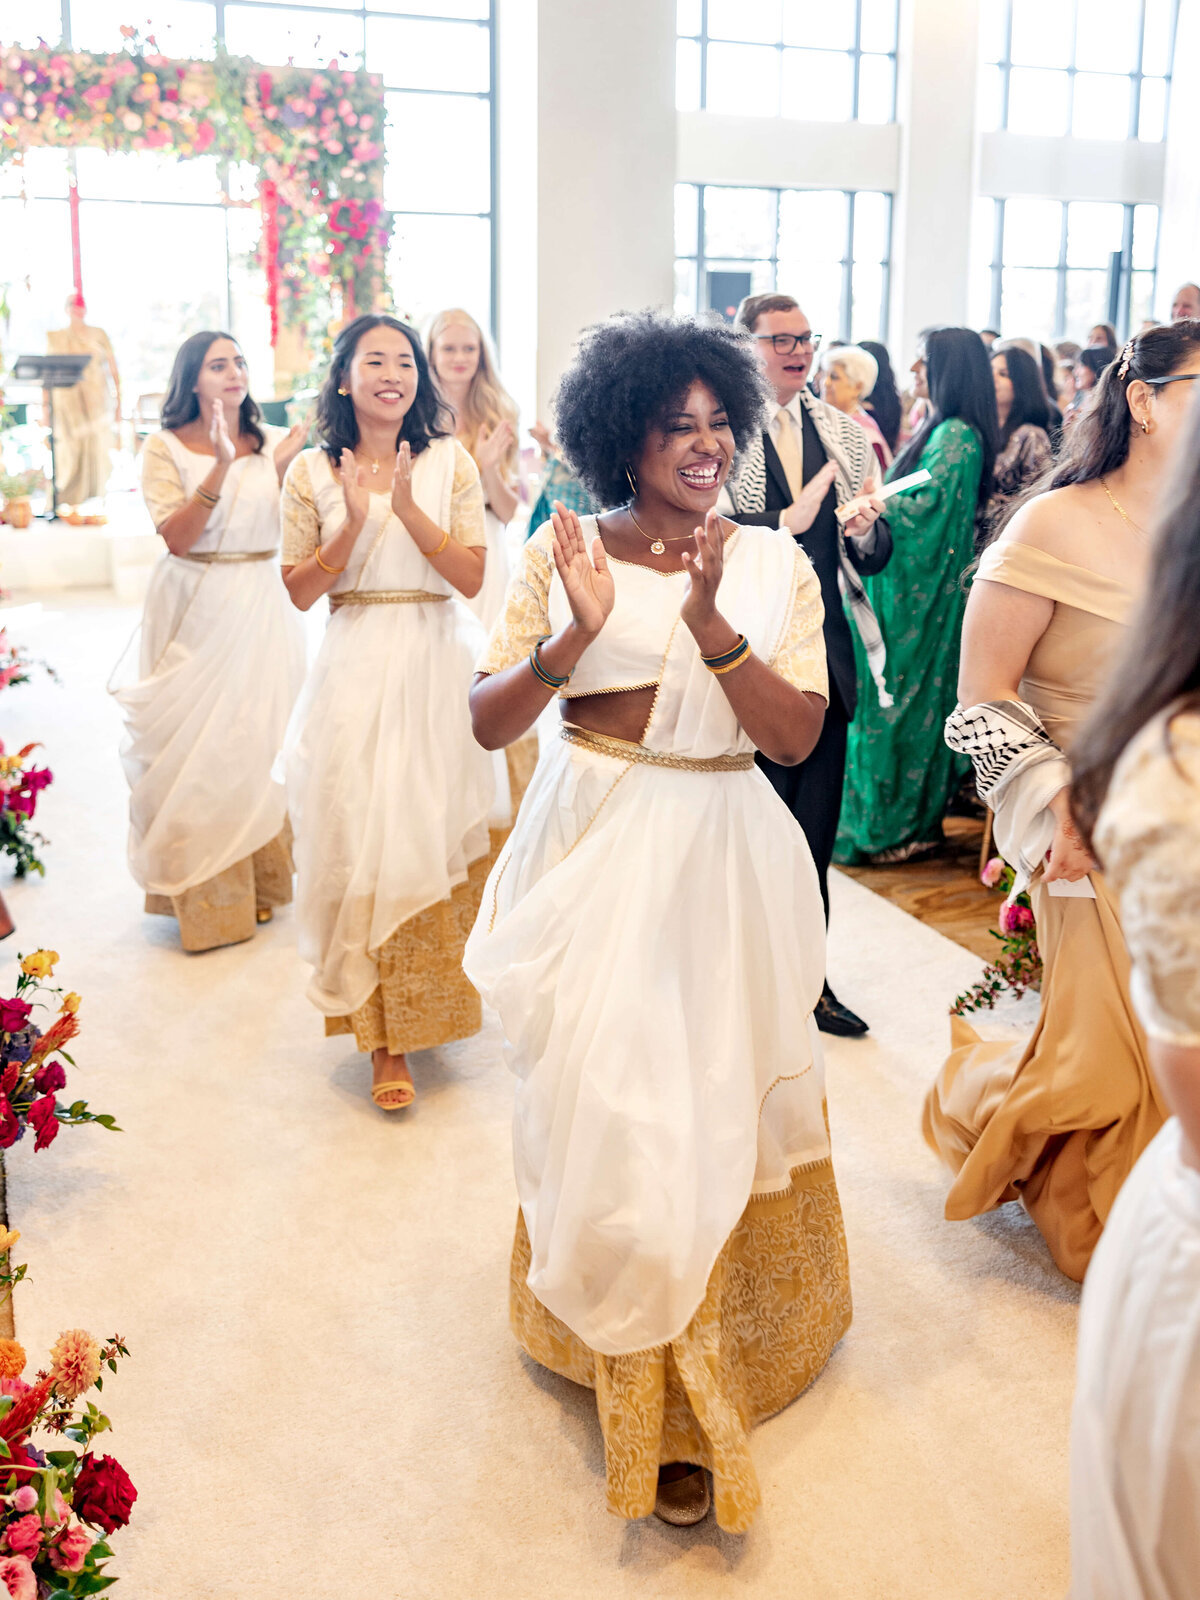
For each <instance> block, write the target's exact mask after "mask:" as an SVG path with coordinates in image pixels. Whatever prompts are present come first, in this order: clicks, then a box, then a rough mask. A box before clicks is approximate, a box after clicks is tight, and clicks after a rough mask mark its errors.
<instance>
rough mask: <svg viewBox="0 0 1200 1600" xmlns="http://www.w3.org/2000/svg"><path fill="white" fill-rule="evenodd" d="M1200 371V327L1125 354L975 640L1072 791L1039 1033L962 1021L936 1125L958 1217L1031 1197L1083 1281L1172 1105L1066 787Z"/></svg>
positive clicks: (1051, 833)
mask: <svg viewBox="0 0 1200 1600" xmlns="http://www.w3.org/2000/svg"><path fill="white" fill-rule="evenodd" d="M1197 373H1200V323H1194V322H1193V323H1188V322H1184V323H1176V324H1174V325H1173V326H1171V327H1169V328H1155V329H1151V330H1149V331H1148V332H1147V333H1145V334H1143V335H1141V336H1140V337H1138V338H1137V339H1136V340H1131V341H1130V343H1129V344H1128V345H1127V346H1126V347H1125V351H1124V352H1123V353H1122V359H1121V360H1120V361H1118V362H1114V363H1113V365H1112V367H1111V368H1110V369H1109V371H1108V372H1107V373H1106V374H1105V376H1104V378H1103V380H1102V382H1101V384H1100V386H1099V388H1098V390H1097V396H1096V400H1095V402H1094V403H1093V405H1092V406H1091V408H1090V409H1089V411H1088V412H1087V414H1086V415H1085V416H1084V417H1083V418H1082V419H1081V421H1080V423H1079V425H1078V426H1077V428H1076V430H1075V432H1074V434H1073V435H1072V438H1071V442H1070V445H1069V447H1068V453H1067V455H1066V457H1065V458H1064V460H1063V461H1062V462H1061V463H1060V465H1059V467H1058V468H1057V469H1056V471H1055V473H1054V474H1053V476H1052V478H1051V480H1050V484H1051V487H1050V490H1049V492H1046V493H1043V494H1040V495H1038V496H1037V497H1036V498H1034V499H1032V500H1031V501H1029V502H1027V503H1026V504H1025V505H1024V506H1023V507H1022V508H1021V509H1020V510H1019V511H1018V512H1017V513H1016V514H1015V515H1014V516H1013V518H1012V520H1011V521H1010V522H1009V524H1008V525H1007V527H1006V528H1004V529H1003V531H1002V534H1001V537H1000V539H999V541H998V542H997V543H995V544H993V545H991V546H990V547H989V548H988V549H987V550H986V551H985V552H984V555H983V558H982V560H981V562H980V566H979V571H978V574H977V577H976V581H975V585H974V588H973V590H972V594H971V599H970V602H969V604H968V609H967V616H966V621H965V624H964V628H963V651H962V663H963V664H962V673H961V677H960V681H959V699H960V703H961V707H963V708H971V709H970V710H968V711H967V712H966V715H967V716H968V717H970V716H973V715H974V714H975V713H980V714H981V715H983V714H986V713H987V712H988V711H989V709H995V708H1003V707H1005V706H1008V707H1011V706H1012V705H1013V703H1014V702H1017V703H1023V706H1024V707H1025V708H1026V709H1027V710H1029V709H1031V711H1032V713H1033V714H1035V716H1036V718H1037V719H1039V720H1040V722H1041V725H1042V728H1043V729H1044V730H1045V733H1046V734H1047V735H1048V736H1049V740H1050V741H1052V745H1056V746H1057V747H1058V749H1059V750H1060V751H1061V752H1062V754H1063V756H1065V758H1066V761H1065V762H1064V763H1063V764H1062V771H1063V786H1060V788H1059V789H1058V792H1057V793H1055V794H1054V795H1053V798H1052V799H1050V801H1049V803H1048V805H1047V806H1046V807H1045V808H1044V809H1043V810H1040V811H1039V812H1038V813H1037V815H1036V816H1035V817H1034V818H1033V819H1032V824H1031V826H1032V829H1033V832H1034V833H1037V834H1039V837H1040V839H1041V841H1042V842H1041V844H1040V846H1039V848H1038V851H1037V855H1038V856H1039V857H1041V856H1043V855H1044V857H1045V859H1038V860H1035V861H1033V862H1032V866H1033V867H1034V868H1035V869H1036V870H1034V871H1033V877H1032V884H1031V888H1030V893H1031V898H1032V901H1033V908H1034V915H1035V918H1036V920H1037V931H1038V945H1039V948H1040V950H1041V954H1042V959H1043V963H1044V974H1043V980H1042V998H1041V1010H1040V1014H1039V1017H1038V1021H1037V1024H1036V1026H1035V1027H1034V1030H1033V1034H1032V1036H1031V1037H1030V1038H1029V1040H1028V1041H1027V1042H1026V1043H1025V1044H1024V1045H1021V1044H1016V1045H1013V1044H1009V1043H1007V1042H1005V1041H984V1040H981V1039H980V1038H979V1036H978V1035H977V1034H976V1032H975V1030H974V1029H973V1028H971V1026H970V1025H969V1024H968V1023H967V1022H966V1021H964V1020H963V1019H962V1018H959V1017H956V1018H954V1019H953V1020H952V1034H951V1040H952V1045H953V1048H952V1050H951V1053H950V1055H949V1057H948V1059H947V1060H946V1062H945V1064H944V1065H943V1067H942V1069H941V1071H940V1073H939V1074H938V1077H937V1079H936V1081H935V1083H934V1085H933V1087H932V1088H931V1090H930V1092H929V1094H928V1096H927V1099H926V1102H925V1110H924V1118H923V1128H924V1133H925V1138H926V1140H927V1142H928V1143H929V1145H930V1146H931V1148H932V1149H933V1150H935V1151H936V1152H937V1153H938V1154H939V1155H940V1156H941V1157H942V1159H943V1160H944V1161H945V1162H946V1164H947V1165H948V1166H949V1167H950V1168H951V1170H952V1171H953V1173H954V1181H953V1183H952V1184H951V1187H950V1192H949V1194H948V1196H947V1199H946V1216H947V1217H948V1218H949V1219H950V1220H952V1221H954V1220H964V1219H966V1218H968V1217H973V1216H978V1215H979V1214H980V1213H981V1212H984V1211H988V1210H991V1209H993V1208H994V1207H996V1206H998V1205H1000V1204H1002V1203H1003V1202H1005V1201H1009V1200H1018V1199H1019V1200H1020V1201H1021V1202H1022V1203H1023V1204H1024V1206H1025V1208H1026V1210H1027V1211H1028V1212H1029V1214H1030V1215H1031V1216H1032V1218H1033V1220H1034V1221H1035V1222H1036V1224H1037V1226H1038V1228H1039V1229H1040V1230H1041V1233H1042V1235H1043V1236H1044V1238H1045V1240H1046V1243H1047V1245H1048V1246H1049V1248H1050V1252H1051V1254H1052V1255H1053V1257H1054V1260H1055V1262H1056V1263H1057V1264H1058V1266H1059V1267H1060V1268H1061V1270H1062V1271H1063V1272H1064V1273H1066V1274H1067V1276H1068V1277H1071V1278H1075V1279H1082V1277H1083V1274H1084V1272H1085V1270H1086V1268H1087V1264H1088V1261H1089V1259H1090V1257H1091V1254H1092V1251H1093V1249H1094V1248H1095V1245H1096V1242H1097V1240H1098V1239H1099V1237H1100V1233H1101V1230H1102V1228H1103V1226H1104V1222H1105V1219H1106V1218H1107V1216H1108V1214H1109V1211H1110V1209H1111V1208H1112V1204H1113V1202H1114V1200H1115V1199H1116V1196H1117V1193H1118V1191H1119V1190H1120V1187H1121V1185H1122V1183H1123V1182H1124V1181H1125V1178H1126V1177H1127V1175H1128V1173H1129V1171H1130V1169H1131V1168H1132V1166H1133V1164H1134V1162H1135V1161H1136V1160H1137V1158H1138V1156H1139V1155H1140V1154H1141V1152H1142V1150H1143V1149H1144V1148H1145V1147H1146V1145H1147V1144H1148V1143H1149V1141H1150V1140H1151V1139H1152V1138H1153V1136H1154V1135H1155V1133H1157V1131H1158V1129H1159V1127H1160V1126H1161V1125H1162V1121H1163V1117H1164V1110H1163V1104H1162V1100H1161V1097H1160V1095H1159V1092H1158V1090H1157V1088H1156V1086H1155V1083H1154V1079H1153V1076H1152V1074H1151V1071H1150V1066H1149V1060H1148V1055H1147V1046H1146V1038H1145V1034H1144V1032H1143V1030H1142V1026H1141V1024H1140V1022H1139V1021H1138V1018H1137V1016H1136V1014H1135V1012H1134V1009H1133V1005H1132V1003H1131V1001H1130V996H1129V956H1128V953H1127V951H1126V948H1125V939H1124V936H1123V934H1122V931H1121V924H1120V919H1119V915H1118V910H1117V904H1116V900H1115V897H1114V895H1113V893H1112V890H1111V889H1110V887H1109V885H1108V884H1107V883H1106V881H1105V879H1104V877H1103V875H1102V873H1101V872H1100V871H1099V869H1098V867H1097V864H1096V862H1095V860H1094V859H1093V858H1092V856H1091V855H1090V853H1089V852H1088V850H1087V849H1086V847H1085V846H1084V844H1083V842H1082V840H1081V839H1080V838H1079V835H1078V833H1077V832H1076V831H1075V830H1074V827H1073V824H1072V823H1071V820H1070V815H1069V810H1068V790H1067V788H1066V787H1065V785H1066V783H1067V782H1068V781H1069V758H1070V751H1071V744H1072V740H1073V738H1074V736H1075V733H1076V731H1077V729H1078V728H1079V726H1080V724H1081V723H1082V721H1083V719H1084V718H1085V716H1086V715H1087V712H1088V710H1089V708H1090V707H1091V705H1092V702H1093V701H1094V700H1095V698H1096V696H1097V694H1098V692H1099V690H1100V688H1101V687H1102V685H1103V683H1104V681H1105V678H1106V675H1107V673H1108V672H1109V671H1110V670H1111V666H1112V662H1113V659H1114V657H1115V655H1116V654H1117V653H1118V651H1119V649H1120V647H1121V645H1122V643H1123V640H1124V636H1125V630H1126V627H1127V625H1128V621H1129V618H1130V615H1131V613H1132V611H1133V608H1134V606H1135V604H1136V602H1137V599H1138V597H1139V595H1140V592H1141V590H1142V587H1143V584H1144V581H1145V572H1146V566H1147V560H1148V556H1149V538H1148V535H1147V533H1146V531H1145V530H1146V528H1147V527H1148V526H1149V524H1150V521H1151V517H1152V514H1153V511H1154V508H1155V501H1156V496H1157V494H1158V492H1159V488H1158V486H1159V483H1160V481H1161V477H1162V473H1163V471H1164V468H1165V464H1166V462H1167V461H1168V459H1169V456H1170V453H1171V449H1172V446H1173V444H1174V441H1175V439H1176V437H1177V434H1178V432H1179V429H1180V427H1181V424H1182V421H1183V419H1184V417H1185V415H1186V408H1187V402H1188V398H1189V390H1190V388H1191V385H1190V383H1187V382H1183V381H1178V380H1182V379H1184V378H1185V377H1190V376H1191V375H1193V374H1197ZM952 721H953V719H952ZM977 770H980V769H979V767H978V764H977ZM983 782H984V779H983V775H982V772H981V787H982V786H983ZM1000 815H1001V814H1000V813H999V812H998V813H997V829H998V832H999V829H1000ZM1039 830H1044V832H1039ZM1047 842H1048V843H1049V846H1050V847H1049V849H1048V850H1047V849H1046V848H1045V845H1046V843H1047ZM1013 854H1015V851H1010V860H1011V858H1012V855H1013ZM1012 865H1014V866H1018V861H1016V860H1012ZM1064 891H1065V892H1064Z"/></svg>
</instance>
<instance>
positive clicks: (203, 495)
mask: <svg viewBox="0 0 1200 1600" xmlns="http://www.w3.org/2000/svg"><path fill="white" fill-rule="evenodd" d="M220 498H221V496H220V495H219V494H214V493H213V492H212V490H211V489H206V488H205V487H204V486H203V484H201V485H199V486H198V487H197V488H196V489H195V491H194V492H193V494H192V499H193V500H199V502H200V504H201V505H202V506H207V507H208V509H209V510H210V511H211V510H212V508H213V507H214V506H215V505H216V503H217V501H218V500H219V499H220Z"/></svg>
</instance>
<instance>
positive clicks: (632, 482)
mask: <svg viewBox="0 0 1200 1600" xmlns="http://www.w3.org/2000/svg"><path fill="white" fill-rule="evenodd" d="M625 478H626V481H627V482H628V484H629V487H630V489H631V490H632V491H633V498H634V499H635V500H636V499H637V492H638V488H637V478H636V476H635V475H634V472H633V469H632V467H629V466H626V468H625Z"/></svg>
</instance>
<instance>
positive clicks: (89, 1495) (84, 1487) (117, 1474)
mask: <svg viewBox="0 0 1200 1600" xmlns="http://www.w3.org/2000/svg"><path fill="white" fill-rule="evenodd" d="M136 1499H137V1490H136V1489H135V1488H134V1487H133V1484H132V1483H131V1482H130V1479H129V1474H128V1473H127V1472H126V1471H125V1468H124V1467H123V1466H122V1465H121V1463H120V1462H119V1461H114V1460H113V1458H112V1456H93V1455H91V1454H88V1455H86V1456H84V1458H83V1462H82V1464H81V1465H80V1468H79V1472H78V1473H77V1475H76V1478H75V1490H74V1493H73V1494H72V1496H71V1509H72V1511H74V1513H75V1515H76V1516H77V1517H79V1518H80V1519H81V1520H82V1521H84V1522H91V1523H94V1524H95V1526H96V1527H99V1528H103V1529H104V1531H105V1533H112V1532H113V1531H114V1529H116V1528H123V1527H124V1526H125V1524H126V1523H127V1522H128V1521H129V1513H130V1512H131V1511H132V1509H133V1502H134V1501H135V1500H136Z"/></svg>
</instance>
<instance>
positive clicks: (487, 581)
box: [426, 308, 520, 628]
mask: <svg viewBox="0 0 1200 1600" xmlns="http://www.w3.org/2000/svg"><path fill="white" fill-rule="evenodd" d="M426 349H427V351H428V355H429V365H430V367H431V368H432V369H433V375H434V377H435V378H436V379H437V382H438V388H439V389H440V390H441V392H442V397H443V399H445V401H446V403H447V404H448V405H449V406H450V409H451V410H452V411H453V412H454V432H455V437H456V438H457V439H458V440H459V442H460V443H461V444H463V445H465V446H466V448H467V449H468V450H469V451H470V452H471V455H472V456H473V457H474V459H475V465H476V466H477V467H478V468H479V477H480V480H481V481H482V483H483V498H484V504H485V511H484V516H485V520H486V523H487V569H486V571H485V572H484V577H483V587H482V589H480V591H479V593H478V594H477V595H475V596H474V597H473V599H471V600H468V602H467V604H468V605H469V606H470V607H471V610H472V611H473V612H474V613H475V615H476V616H477V617H478V618H479V620H480V622H482V623H483V625H484V627H485V628H490V627H491V626H492V624H493V623H494V622H495V620H496V618H497V617H498V616H499V614H500V611H501V609H502V607H503V605H504V591H505V589H506V588H507V586H508V553H507V551H506V549H505V538H504V530H505V529H506V528H507V526H508V524H509V523H510V522H511V521H512V519H513V517H514V516H515V515H516V511H517V506H518V505H519V504H520V500H519V498H518V496H517V492H516V489H515V488H514V484H515V481H516V475H517V408H516V406H515V404H514V403H513V400H512V398H511V396H510V395H509V394H508V393H507V391H506V390H505V388H504V385H503V384H502V383H501V382H500V378H499V375H498V374H497V372H496V362H495V357H494V356H493V355H492V352H491V350H490V349H489V347H488V341H487V338H486V337H485V335H484V332H483V330H482V328H481V327H480V326H479V324H478V323H477V322H476V321H475V318H474V317H473V316H471V314H470V313H469V312H467V311H461V310H459V309H457V308H453V309H451V310H449V311H439V312H438V314H437V316H436V317H434V319H433V321H432V323H431V324H430V326H429V337H428V339H427V341H426Z"/></svg>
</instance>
